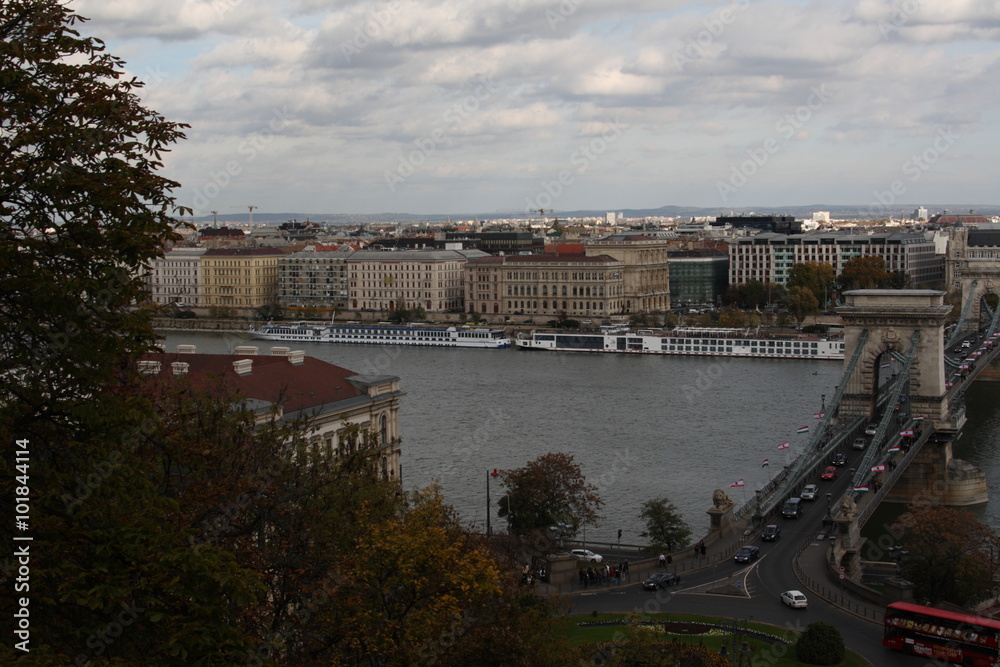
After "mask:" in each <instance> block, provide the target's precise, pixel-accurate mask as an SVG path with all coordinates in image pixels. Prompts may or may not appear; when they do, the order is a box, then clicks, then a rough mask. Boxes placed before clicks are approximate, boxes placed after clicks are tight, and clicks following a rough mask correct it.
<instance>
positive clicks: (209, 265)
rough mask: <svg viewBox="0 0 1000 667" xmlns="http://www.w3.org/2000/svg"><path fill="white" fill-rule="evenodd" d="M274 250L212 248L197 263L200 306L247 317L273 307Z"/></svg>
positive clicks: (275, 287) (281, 254)
mask: <svg viewBox="0 0 1000 667" xmlns="http://www.w3.org/2000/svg"><path fill="white" fill-rule="evenodd" d="M284 256H285V253H284V252H282V251H281V250H280V249H277V248H212V249H209V250H207V251H205V254H204V255H202V259H201V278H202V296H203V301H202V305H203V306H205V307H207V308H224V309H228V310H233V311H236V312H237V313H239V314H243V315H249V314H251V313H252V312H253V311H254V310H255V309H257V308H259V307H261V306H265V305H271V304H275V303H277V300H278V260H279V259H281V258H282V257H284Z"/></svg>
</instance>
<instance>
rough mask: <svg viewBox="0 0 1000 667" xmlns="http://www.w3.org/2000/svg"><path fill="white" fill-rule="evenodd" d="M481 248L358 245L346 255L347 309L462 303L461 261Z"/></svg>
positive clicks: (457, 308) (429, 308) (456, 307)
mask: <svg viewBox="0 0 1000 667" xmlns="http://www.w3.org/2000/svg"><path fill="white" fill-rule="evenodd" d="M485 256H486V253H484V252H482V251H480V250H400V251H377V250H362V251H359V252H355V253H352V254H351V255H350V257H348V258H347V279H348V282H349V284H350V285H349V292H350V309H351V310H369V311H382V312H389V311H393V310H396V309H397V308H414V307H417V306H419V307H421V308H423V309H424V311H425V312H428V313H447V312H455V313H460V312H462V311H463V310H464V309H465V298H464V270H465V264H466V263H467V262H468V261H469V260H471V259H476V258H479V257H485Z"/></svg>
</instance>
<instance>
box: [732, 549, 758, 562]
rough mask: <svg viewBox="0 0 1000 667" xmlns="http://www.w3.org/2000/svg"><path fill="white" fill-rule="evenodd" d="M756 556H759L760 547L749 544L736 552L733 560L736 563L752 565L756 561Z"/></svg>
mask: <svg viewBox="0 0 1000 667" xmlns="http://www.w3.org/2000/svg"><path fill="white" fill-rule="evenodd" d="M758 556H760V547H755V546H753V545H752V544H751V545H747V546H745V547H743V548H742V549H740V550H739V551H737V552H736V555H735V556H734V557H733V560H735V561H736V562H737V563H752V562H753V561H755V560H757V557H758Z"/></svg>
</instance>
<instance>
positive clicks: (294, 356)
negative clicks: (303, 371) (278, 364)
mask: <svg viewBox="0 0 1000 667" xmlns="http://www.w3.org/2000/svg"><path fill="white" fill-rule="evenodd" d="M305 356H306V353H305V352H304V351H303V350H292V351H291V352H289V353H288V363H290V364H292V365H294V366H301V365H302V363H303V361H305Z"/></svg>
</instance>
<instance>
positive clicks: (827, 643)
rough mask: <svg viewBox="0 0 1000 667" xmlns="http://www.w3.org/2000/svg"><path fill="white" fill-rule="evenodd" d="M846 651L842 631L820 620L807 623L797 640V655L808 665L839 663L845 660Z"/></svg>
mask: <svg viewBox="0 0 1000 667" xmlns="http://www.w3.org/2000/svg"><path fill="white" fill-rule="evenodd" d="M844 653H845V649H844V638H843V637H841V636H840V631H839V630H837V628H835V627H834V626H832V625H829V624H827V623H823V622H820V621H817V622H815V623H810V624H809V625H807V626H806V629H805V632H803V633H802V634H801V635H800V636H799V639H798V641H797V642H795V657H796V658H797V659H798V660H799V662H804V663H805V664H807V665H837V664H840V662H842V661H843V659H844Z"/></svg>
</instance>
